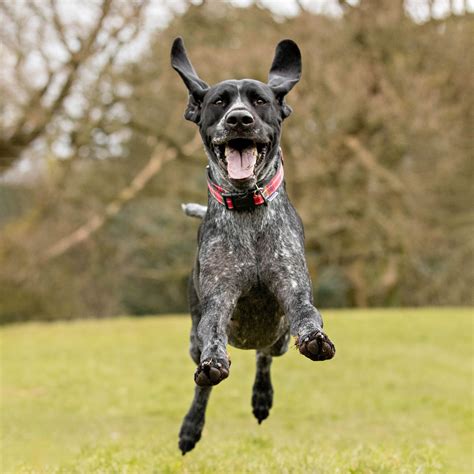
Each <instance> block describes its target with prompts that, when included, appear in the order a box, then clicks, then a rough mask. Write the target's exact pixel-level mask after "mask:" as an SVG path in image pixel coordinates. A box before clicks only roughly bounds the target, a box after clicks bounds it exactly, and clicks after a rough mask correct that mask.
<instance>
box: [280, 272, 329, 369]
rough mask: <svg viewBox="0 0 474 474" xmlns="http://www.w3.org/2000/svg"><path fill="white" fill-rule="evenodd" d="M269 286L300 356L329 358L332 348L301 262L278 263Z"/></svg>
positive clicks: (319, 358)
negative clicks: (279, 266)
mask: <svg viewBox="0 0 474 474" xmlns="http://www.w3.org/2000/svg"><path fill="white" fill-rule="evenodd" d="M271 286H272V289H273V291H274V293H275V295H276V297H277V299H278V301H279V303H280V305H281V306H282V308H283V310H284V312H285V314H286V315H287V317H288V319H289V321H290V329H291V334H292V335H293V336H296V337H297V339H296V345H297V346H298V349H299V351H300V352H301V354H303V355H304V356H306V357H308V358H309V359H311V360H326V359H332V358H333V357H334V354H335V353H336V348H335V347H334V344H333V343H332V342H331V340H330V339H329V337H328V336H327V335H326V334H325V333H324V332H323V318H322V317H321V313H320V312H319V311H318V310H317V309H316V308H315V307H314V306H313V298H312V292H311V283H310V279H309V276H308V275H307V272H306V266H305V265H304V264H301V265H298V267H296V268H295V267H293V268H292V266H291V264H290V265H289V266H287V267H285V268H283V267H281V268H280V271H279V272H276V273H275V274H274V278H273V280H272V285H271Z"/></svg>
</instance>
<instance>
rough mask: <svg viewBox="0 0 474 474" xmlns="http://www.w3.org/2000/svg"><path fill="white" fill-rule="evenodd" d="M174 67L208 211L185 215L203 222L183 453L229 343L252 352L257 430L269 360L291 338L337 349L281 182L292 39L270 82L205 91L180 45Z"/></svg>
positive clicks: (297, 64)
mask: <svg viewBox="0 0 474 474" xmlns="http://www.w3.org/2000/svg"><path fill="white" fill-rule="evenodd" d="M171 65H172V67H173V68H174V69H175V70H176V71H177V72H178V74H179V75H180V76H181V79H182V80H183V82H184V84H185V85H186V87H187V90H188V93H189V99H188V104H187V108H186V111H185V114H184V117H185V118H186V119H187V120H190V121H192V122H194V123H195V124H197V126H198V127H199V132H200V135H201V137H202V141H203V144H204V148H205V151H206V154H207V157H208V162H209V165H208V167H207V180H208V206H207V208H206V207H205V206H200V205H198V204H188V205H185V206H184V211H185V212H186V213H187V214H189V215H193V216H196V217H201V218H202V223H201V225H200V228H199V232H198V251H197V256H196V261H195V264H194V268H193V271H192V274H191V277H190V280H189V289H188V300H189V307H190V312H191V317H192V328H191V337H190V354H191V357H192V359H193V361H194V362H195V363H196V365H197V369H196V372H195V374H194V380H195V383H196V387H195V394H194V399H193V402H192V404H191V407H190V409H189V411H188V413H187V414H186V416H185V418H184V420H183V423H182V426H181V430H180V433H179V448H180V450H181V452H182V453H183V455H184V454H185V453H187V452H188V451H190V450H192V449H193V448H194V446H195V445H196V443H197V442H198V441H199V439H200V438H201V433H202V429H203V426H204V421H205V411H206V406H207V402H208V399H209V395H210V393H211V389H212V386H213V385H217V384H218V383H220V382H221V381H222V380H224V379H225V378H227V377H228V376H229V368H230V360H229V356H228V354H227V350H226V347H227V344H230V345H232V346H234V347H238V348H241V349H253V350H256V366H257V368H256V376H255V383H254V385H253V392H252V407H253V414H254V416H255V417H256V418H257V420H258V423H261V422H262V421H263V420H264V419H265V418H267V417H268V415H269V411H270V409H271V407H272V403H273V388H272V383H271V378H270V365H271V363H272V357H274V356H280V355H282V354H284V353H285V352H286V351H287V349H288V345H289V341H290V335H293V336H295V337H296V346H297V347H298V349H299V351H300V353H301V354H303V355H304V356H306V357H308V358H309V359H311V360H313V361H320V360H327V359H331V358H332V357H333V356H334V354H335V347H334V344H333V343H332V342H331V341H330V339H329V338H328V336H327V335H326V334H325V333H324V332H323V331H322V328H323V320H322V317H321V314H320V313H319V311H318V310H317V309H316V308H315V307H314V305H313V295H312V285H311V280H310V277H309V274H308V269H307V265H306V260H305V255H304V234H303V225H302V222H301V219H300V217H299V216H298V214H297V213H296V211H295V209H294V207H293V206H292V204H291V203H290V201H289V199H288V196H287V193H286V190H285V183H284V167H283V155H282V151H281V148H280V135H281V128H282V122H283V120H284V119H285V118H287V117H288V116H289V115H290V113H291V112H292V109H291V108H290V106H289V105H287V103H286V102H285V96H286V95H287V94H288V92H290V90H291V89H292V88H293V86H295V84H296V83H297V82H298V81H299V79H300V77H301V53H300V50H299V48H298V46H297V45H296V43H294V42H293V41H292V40H289V39H285V40H283V41H281V42H280V43H279V44H278V45H277V47H276V50H275V56H274V58H273V62H272V65H271V68H270V72H269V76H268V83H267V84H264V83H263V82H260V81H257V80H253V79H243V80H226V81H223V82H220V83H218V84H216V85H214V86H209V85H208V84H206V82H204V81H203V80H202V79H200V78H199V76H198V75H197V73H196V71H195V70H194V68H193V66H192V64H191V62H190V60H189V59H188V56H187V53H186V50H185V47H184V43H183V40H182V38H176V39H175V41H174V43H173V46H172V49H171Z"/></svg>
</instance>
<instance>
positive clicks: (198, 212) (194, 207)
mask: <svg viewBox="0 0 474 474" xmlns="http://www.w3.org/2000/svg"><path fill="white" fill-rule="evenodd" d="M181 209H182V210H183V212H184V213H185V214H186V215H187V216H191V217H198V218H199V219H202V218H204V216H205V215H206V211H207V206H202V205H201V204H196V203H195V202H189V203H188V204H181Z"/></svg>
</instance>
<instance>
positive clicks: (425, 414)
mask: <svg viewBox="0 0 474 474" xmlns="http://www.w3.org/2000/svg"><path fill="white" fill-rule="evenodd" d="M324 315H325V321H326V329H327V332H328V334H330V336H331V338H332V340H333V341H334V342H335V344H336V347H337V351H338V352H337V355H336V358H335V359H334V360H332V361H330V362H323V363H318V362H316V363H314V362H311V361H309V360H307V359H305V358H304V357H303V356H300V355H299V354H298V353H297V351H296V350H293V349H291V350H290V351H289V353H288V354H286V355H285V356H283V357H281V358H278V359H275V360H274V363H273V384H274V388H275V402H274V407H273V409H272V412H271V415H270V418H269V419H268V420H266V421H264V422H263V424H262V425H261V426H258V425H257V422H256V420H255V419H254V418H253V416H252V414H251V408H250V392H251V386H252V382H253V376H254V353H253V352H251V351H239V350H236V349H233V348H230V353H231V356H232V361H233V363H232V368H231V374H230V377H229V379H227V380H225V381H224V382H223V383H222V384H221V385H219V386H218V387H216V388H215V389H214V392H213V394H212V396H211V400H210V406H209V409H208V415H207V425H206V427H205V429H204V434H203V438H202V440H201V442H200V443H199V444H198V445H197V447H196V449H195V450H194V451H192V452H191V453H189V454H187V455H186V456H185V457H182V456H181V454H180V452H179V451H178V449H177V433H178V430H179V426H180V422H181V418H182V416H183V415H184V413H185V412H186V410H187V408H188V404H189V403H190V401H191V397H192V391H193V384H194V382H193V378H192V375H193V371H194V367H193V363H192V362H191V360H190V359H189V357H188V355H187V345H188V342H187V341H188V330H189V324H190V323H189V319H188V318H183V317H172V316H170V317H161V318H143V319H132V318H120V319H113V320H92V321H77V322H62V323H53V324H38V323H34V324H25V325H16V326H10V327H5V328H3V329H2V399H1V404H2V406H1V409H2V411H1V413H2V420H1V428H2V451H3V453H2V463H3V467H2V472H3V473H48V474H49V473H67V474H70V473H71V474H72V473H87V474H89V473H152V472H156V473H219V474H221V473H223V474H228V473H252V474H253V473H298V474H299V473H330V474H333V473H352V474H355V473H361V474H365V473H410V474H411V473H443V474H444V473H454V474H458V473H464V472H465V473H470V472H472V468H473V466H472V451H471V448H472V435H471V433H472V428H473V426H472V367H473V366H472V362H473V361H472V329H473V325H472V323H473V318H472V316H473V313H472V311H471V310H469V309H420V310H368V311H363V310H359V311H326V312H325V314H324Z"/></svg>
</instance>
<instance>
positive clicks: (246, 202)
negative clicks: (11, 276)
mask: <svg viewBox="0 0 474 474" xmlns="http://www.w3.org/2000/svg"><path fill="white" fill-rule="evenodd" d="M253 195H254V191H253V190H252V191H248V192H246V193H222V199H223V200H224V204H225V207H226V208H227V209H229V210H232V209H233V210H235V211H243V210H247V209H253V208H254V207H255V201H254V199H253Z"/></svg>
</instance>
